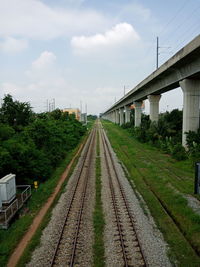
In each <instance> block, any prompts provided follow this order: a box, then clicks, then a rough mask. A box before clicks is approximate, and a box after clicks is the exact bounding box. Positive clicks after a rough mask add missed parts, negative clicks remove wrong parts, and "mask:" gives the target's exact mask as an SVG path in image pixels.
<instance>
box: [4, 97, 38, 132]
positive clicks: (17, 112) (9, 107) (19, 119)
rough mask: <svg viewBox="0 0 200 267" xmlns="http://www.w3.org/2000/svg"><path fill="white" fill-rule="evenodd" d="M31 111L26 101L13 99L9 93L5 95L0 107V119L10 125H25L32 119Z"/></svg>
mask: <svg viewBox="0 0 200 267" xmlns="http://www.w3.org/2000/svg"><path fill="white" fill-rule="evenodd" d="M32 116H33V112H32V109H31V106H30V104H29V103H27V102H19V101H13V98H12V96H11V95H9V94H8V95H5V97H4V99H3V104H2V107H1V109H0V121H1V122H3V123H7V124H9V125H10V126H13V127H15V128H16V127H17V126H19V125H20V126H25V125H28V123H29V122H30V120H31V119H32Z"/></svg>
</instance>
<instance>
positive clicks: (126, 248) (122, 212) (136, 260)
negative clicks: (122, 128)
mask: <svg viewBox="0 0 200 267" xmlns="http://www.w3.org/2000/svg"><path fill="white" fill-rule="evenodd" d="M99 131H100V138H101V143H102V148H103V155H104V161H105V166H106V172H107V177H108V185H109V191H110V199H111V203H112V204H111V205H112V209H113V220H114V224H115V225H116V232H117V234H115V237H114V240H115V241H116V242H115V243H116V247H117V249H116V250H117V254H118V255H117V256H119V254H121V258H122V261H123V263H122V261H121V263H119V266H126V267H128V266H129V267H130V266H134V267H135V266H140V267H141V266H147V264H146V263H145V257H144V254H143V252H142V248H141V245H140V242H139V239H138V236H137V232H136V230H135V222H134V218H133V215H132V213H131V210H130V208H129V202H128V200H127V197H126V193H125V191H124V189H123V186H122V184H121V181H120V177H119V174H118V170H117V168H116V165H115V162H114V158H113V155H112V153H111V150H110V146H109V143H108V141H107V138H106V135H105V132H104V130H103V128H102V127H101V126H100V128H99ZM114 224H113V225H114ZM116 236H117V238H116ZM119 247H120V248H121V249H119Z"/></svg>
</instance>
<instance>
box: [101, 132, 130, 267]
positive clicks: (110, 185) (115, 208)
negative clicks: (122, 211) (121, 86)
mask: <svg viewBox="0 0 200 267" xmlns="http://www.w3.org/2000/svg"><path fill="white" fill-rule="evenodd" d="M100 132H101V131H100ZM101 137H102V144H103V147H104V154H105V162H106V167H107V171H108V177H109V187H110V191H111V197H112V203H113V208H114V213H115V218H116V223H117V228H118V232H119V238H120V244H121V247H122V254H123V259H124V266H125V267H128V266H129V264H128V256H127V252H126V249H125V244H124V239H123V233H122V232H123V230H122V225H121V223H120V218H119V214H118V210H117V204H116V197H115V192H114V186H113V182H112V178H111V177H112V176H111V170H110V167H109V163H108V158H107V156H106V147H105V140H104V138H103V135H102V132H101Z"/></svg>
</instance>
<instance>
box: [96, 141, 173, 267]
mask: <svg viewBox="0 0 200 267" xmlns="http://www.w3.org/2000/svg"><path fill="white" fill-rule="evenodd" d="M107 141H108V139H107ZM108 143H109V141H108ZM109 146H110V144H109ZM100 148H101V157H102V168H101V171H102V202H103V209H104V213H105V221H106V226H105V233H104V241H105V254H106V266H109V267H110V266H113V267H114V266H119V267H120V266H123V264H124V263H123V260H122V258H121V256H120V253H119V252H120V247H118V246H117V242H116V236H117V235H116V226H115V223H114V222H113V211H112V209H111V205H112V204H111V199H110V195H109V188H108V183H107V172H106V166H105V161H104V160H103V158H104V154H103V147H102V143H100ZM110 148H111V146H110ZM111 151H112V155H113V158H114V161H115V166H116V168H117V171H118V173H119V178H120V182H121V184H122V186H123V189H124V191H125V193H126V197H127V200H128V203H129V207H130V209H131V213H132V215H133V217H134V220H135V227H136V232H137V236H138V238H139V240H140V245H141V247H142V252H143V255H144V257H145V261H146V264H147V266H152V267H156V266H165V267H168V266H171V263H170V261H169V259H168V256H167V250H168V248H167V244H166V243H165V242H164V239H163V236H162V234H161V232H160V231H159V230H158V228H157V227H156V224H155V222H154V220H153V218H152V216H151V215H150V212H149V211H148V212H146V214H144V211H143V209H142V207H141V204H140V203H141V202H143V206H144V201H143V200H142V197H141V196H140V195H139V193H138V192H137V196H139V197H140V201H139V200H138V197H137V196H136V194H135V192H134V191H133V189H132V187H131V185H130V184H129V182H128V180H127V179H126V177H125V174H124V171H123V169H122V167H121V164H120V163H119V161H118V159H117V157H116V155H115V153H114V151H113V150H112V148H111ZM146 210H148V209H147V207H146ZM131 239H132V238H131V237H130V240H129V242H128V243H130V242H131ZM132 240H133V239H132ZM132 242H134V241H132ZM133 251H134V249H133ZM133 266H137V265H133Z"/></svg>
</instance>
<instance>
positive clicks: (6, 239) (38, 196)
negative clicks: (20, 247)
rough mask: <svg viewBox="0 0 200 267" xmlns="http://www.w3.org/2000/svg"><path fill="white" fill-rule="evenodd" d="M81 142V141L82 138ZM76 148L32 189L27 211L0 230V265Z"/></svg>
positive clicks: (5, 259)
mask: <svg viewBox="0 0 200 267" xmlns="http://www.w3.org/2000/svg"><path fill="white" fill-rule="evenodd" d="M84 138H85V137H84ZM81 142H83V138H82V140H81ZM78 148H79V146H77V147H76V148H75V149H74V150H72V151H71V152H69V153H68V155H67V157H66V158H65V159H64V160H63V161H62V162H61V164H60V166H59V167H58V168H56V170H55V171H54V173H53V175H52V177H51V178H50V179H48V180H47V181H46V182H44V183H41V184H39V188H38V189H37V191H35V190H34V189H32V196H31V198H30V199H29V201H28V202H27V204H26V205H25V206H24V208H27V209H28V212H27V213H26V214H24V215H23V214H22V213H21V215H22V216H21V217H19V218H18V219H16V220H15V221H14V222H13V223H11V226H10V227H9V229H8V230H0V266H6V263H7V262H8V259H9V256H10V255H11V254H12V252H13V251H14V249H15V247H16V246H17V244H18V243H19V241H20V240H21V238H22V237H23V235H24V234H25V232H26V231H27V230H28V228H29V226H30V225H31V223H32V221H33V219H34V217H35V215H36V214H37V213H38V211H39V210H40V208H41V207H42V206H43V204H44V203H45V202H46V200H47V199H48V197H49V196H50V195H51V194H52V192H53V191H54V188H55V187H56V185H57V183H58V180H59V178H60V176H61V174H62V173H63V171H64V170H65V168H66V166H67V165H68V164H69V162H70V161H71V159H72V158H73V157H74V156H75V154H76V152H77V151H78ZM22 211H23V209H22ZM22 211H21V212H22ZM49 216H50V214H47V216H46V217H45V223H42V225H41V226H40V230H39V231H38V232H37V235H38V237H36V238H35V237H34V238H35V240H34V241H33V243H32V245H31V246H33V247H35V245H34V242H35V244H36V243H38V240H39V235H40V234H41V230H42V229H43V227H44V225H46V224H47V222H48V219H49ZM31 246H30V248H31ZM27 254H30V251H29V252H27Z"/></svg>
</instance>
